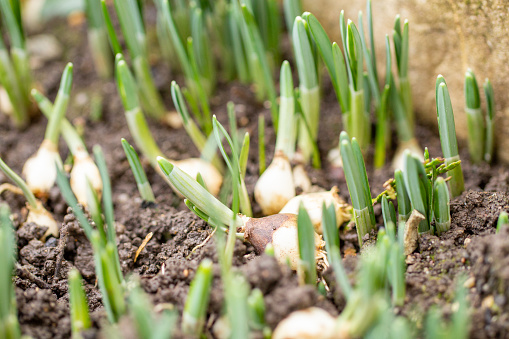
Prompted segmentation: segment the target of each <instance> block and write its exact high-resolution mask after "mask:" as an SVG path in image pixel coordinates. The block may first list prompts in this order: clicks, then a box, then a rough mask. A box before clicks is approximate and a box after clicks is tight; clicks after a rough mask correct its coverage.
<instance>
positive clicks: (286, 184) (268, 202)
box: [254, 152, 295, 215]
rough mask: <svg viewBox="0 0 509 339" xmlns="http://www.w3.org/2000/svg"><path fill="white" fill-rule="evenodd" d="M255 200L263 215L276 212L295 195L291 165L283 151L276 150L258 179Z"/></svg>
mask: <svg viewBox="0 0 509 339" xmlns="http://www.w3.org/2000/svg"><path fill="white" fill-rule="evenodd" d="M254 194H255V200H256V202H257V203H258V205H260V207H261V209H262V213H263V214H264V215H272V214H276V213H278V212H279V211H280V210H281V208H283V206H284V205H285V204H286V203H287V202H288V201H289V200H290V199H291V198H293V197H294V196H295V184H294V182H293V174H292V167H291V165H290V161H289V160H288V158H287V157H286V156H285V155H284V153H283V152H277V153H276V155H274V158H273V159H272V163H271V164H270V166H269V167H267V169H266V170H265V172H263V174H262V175H261V176H260V178H259V179H258V182H257V183H256V186H255V189H254Z"/></svg>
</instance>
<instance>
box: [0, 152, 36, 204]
mask: <svg viewBox="0 0 509 339" xmlns="http://www.w3.org/2000/svg"><path fill="white" fill-rule="evenodd" d="M0 170H1V171H2V172H4V174H5V175H6V176H7V177H8V178H9V179H11V180H12V181H13V182H14V183H15V184H16V186H18V187H19V189H20V190H21V192H23V195H24V196H25V199H26V200H27V202H28V205H29V206H30V208H32V209H37V208H38V206H39V203H38V201H37V199H36V198H35V195H34V193H32V191H31V190H30V188H29V187H28V185H27V184H26V182H25V181H24V180H23V179H21V177H20V176H19V175H17V174H16V173H15V172H14V171H13V170H12V169H11V168H10V167H9V166H7V164H6V163H5V162H4V161H3V160H2V158H0Z"/></svg>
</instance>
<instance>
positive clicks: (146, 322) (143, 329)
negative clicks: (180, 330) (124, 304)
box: [128, 286, 177, 339]
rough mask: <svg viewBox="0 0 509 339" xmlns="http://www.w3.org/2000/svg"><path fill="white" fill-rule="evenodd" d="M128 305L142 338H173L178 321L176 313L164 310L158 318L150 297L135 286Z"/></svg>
mask: <svg viewBox="0 0 509 339" xmlns="http://www.w3.org/2000/svg"><path fill="white" fill-rule="evenodd" d="M128 303H129V313H130V314H131V315H132V318H133V319H134V324H135V326H136V329H137V332H138V336H139V337H140V338H147V339H163V338H164V339H167V338H171V334H172V332H173V331H174V326H175V322H176V320H177V314H176V312H174V311H170V310H164V311H163V312H162V314H161V315H160V316H159V317H157V315H156V314H155V312H154V306H153V305H152V303H151V302H150V300H149V297H148V296H147V295H146V294H145V293H144V292H143V290H142V289H141V288H140V287H139V286H135V287H134V288H133V289H132V290H131V291H130V293H129V297H128Z"/></svg>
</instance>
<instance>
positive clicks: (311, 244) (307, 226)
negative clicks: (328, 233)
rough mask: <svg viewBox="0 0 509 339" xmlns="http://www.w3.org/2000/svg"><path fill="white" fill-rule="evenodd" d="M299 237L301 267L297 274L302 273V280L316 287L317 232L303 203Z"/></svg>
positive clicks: (298, 226) (300, 211) (298, 221)
mask: <svg viewBox="0 0 509 339" xmlns="http://www.w3.org/2000/svg"><path fill="white" fill-rule="evenodd" d="M297 235H298V239H299V246H298V247H299V258H300V260H299V265H298V266H297V267H298V269H297V272H298V273H301V274H300V275H301V277H300V280H301V281H302V282H303V283H305V284H307V285H311V286H315V285H316V279H317V274H316V247H315V231H314V228H313V224H312V223H311V219H309V215H308V212H307V211H306V208H304V205H303V204H302V203H301V204H300V206H299V214H298V217H297Z"/></svg>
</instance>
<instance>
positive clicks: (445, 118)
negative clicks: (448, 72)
mask: <svg viewBox="0 0 509 339" xmlns="http://www.w3.org/2000/svg"><path fill="white" fill-rule="evenodd" d="M435 88H436V106H437V119H438V130H439V132H440V143H441V145H442V153H443V154H444V158H445V164H446V165H448V164H450V163H452V162H455V161H458V160H460V156H459V153H458V141H457V139H456V127H455V126H454V114H453V112H452V104H451V98H450V97H449V90H448V89H447V84H446V83H445V79H444V77H443V76H441V75H439V76H438V77H437V81H436V87H435ZM447 175H449V176H450V177H451V180H449V188H450V190H451V195H452V198H455V197H457V196H458V195H460V194H461V193H462V192H463V191H464V190H465V184H464V180H463V171H462V170H461V164H460V165H458V166H457V167H455V168H454V169H453V170H452V171H451V172H449V173H447Z"/></svg>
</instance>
